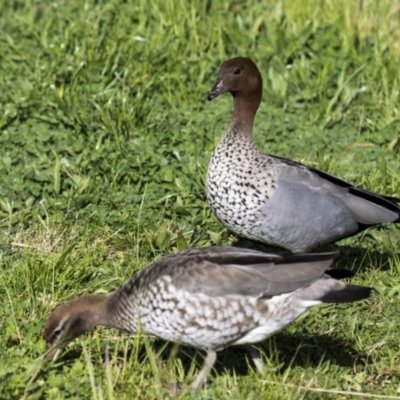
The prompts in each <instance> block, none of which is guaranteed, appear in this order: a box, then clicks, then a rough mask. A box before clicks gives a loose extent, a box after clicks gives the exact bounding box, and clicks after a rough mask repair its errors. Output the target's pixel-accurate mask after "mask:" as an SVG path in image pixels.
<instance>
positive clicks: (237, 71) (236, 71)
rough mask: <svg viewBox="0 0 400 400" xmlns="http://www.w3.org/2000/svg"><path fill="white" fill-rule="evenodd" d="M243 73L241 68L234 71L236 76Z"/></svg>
mask: <svg viewBox="0 0 400 400" xmlns="http://www.w3.org/2000/svg"><path fill="white" fill-rule="evenodd" d="M241 72H242V70H241V69H240V68H235V69H234V70H233V73H234V74H235V75H239V74H240V73H241Z"/></svg>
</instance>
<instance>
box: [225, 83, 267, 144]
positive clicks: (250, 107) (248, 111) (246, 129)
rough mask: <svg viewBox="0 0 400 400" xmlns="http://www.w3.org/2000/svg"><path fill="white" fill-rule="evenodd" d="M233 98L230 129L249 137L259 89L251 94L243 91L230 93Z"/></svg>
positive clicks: (257, 102)
mask: <svg viewBox="0 0 400 400" xmlns="http://www.w3.org/2000/svg"><path fill="white" fill-rule="evenodd" d="M232 95H233V99H234V107H233V116H232V122H231V125H230V130H231V131H235V132H241V133H242V134H244V135H245V136H247V137H248V138H251V134H252V132H253V123H254V118H255V116H256V112H257V110H258V107H259V105H260V102H261V90H260V91H257V92H256V93H254V94H253V95H252V96H248V95H246V93H243V92H236V93H232Z"/></svg>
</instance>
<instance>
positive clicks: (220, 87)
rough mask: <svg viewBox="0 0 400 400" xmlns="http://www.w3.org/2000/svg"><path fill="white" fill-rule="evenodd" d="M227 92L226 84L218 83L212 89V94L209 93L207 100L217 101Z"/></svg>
mask: <svg viewBox="0 0 400 400" xmlns="http://www.w3.org/2000/svg"><path fill="white" fill-rule="evenodd" d="M225 92H226V88H225V86H224V83H223V82H222V81H218V82H217V83H216V84H215V86H214V87H213V88H212V90H211V92H210V93H208V96H207V99H208V100H212V99H215V98H216V97H217V96H219V95H220V94H222V93H225Z"/></svg>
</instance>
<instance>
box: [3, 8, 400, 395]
mask: <svg viewBox="0 0 400 400" xmlns="http://www.w3.org/2000/svg"><path fill="white" fill-rule="evenodd" d="M262 3H264V4H262ZM0 23H1V30H0V54H1V62H0V148H1V152H0V177H1V178H0V179H1V185H0V300H1V304H2V307H1V308H0V349H1V350H0V393H1V395H0V397H1V398H2V399H14V398H15V399H21V398H25V399H63V398H80V399H86V398H88V399H89V398H93V399H134V398H137V399H154V398H156V399H160V398H162V399H163V398H166V397H168V396H170V397H172V398H175V397H176V398H196V399H211V398H213V399H260V398H268V399H284V398H291V399H320V398H321V397H323V398H324V399H338V398H341V399H353V398H367V397H366V396H367V394H370V395H381V396H392V397H390V398H400V333H399V332H400V301H399V300H400V279H399V277H400V261H399V254H400V235H399V232H400V231H399V228H396V227H393V226H390V227H387V226H385V227H379V228H375V229H371V230H369V231H367V232H365V233H363V234H361V235H358V236H357V237H353V238H350V239H347V240H345V241H342V242H341V243H340V245H342V246H348V247H351V248H352V249H353V250H352V252H351V255H350V256H349V257H348V258H347V259H345V260H344V261H342V263H341V266H343V267H347V268H350V269H352V270H354V271H358V277H357V278H356V279H354V281H355V282H357V283H359V284H364V285H371V286H374V287H375V288H376V289H377V290H378V292H377V293H376V294H375V295H374V296H373V297H372V298H371V299H370V300H368V301H366V302H361V303H356V304H347V305H346V304H345V305H341V306H335V307H319V308H314V309H313V310H311V311H310V312H308V313H306V314H305V315H304V316H303V317H301V318H300V319H299V320H298V321H296V322H295V323H294V324H292V325H291V326H290V327H289V328H288V329H286V330H285V331H283V332H282V333H280V334H278V335H276V336H275V337H273V338H271V339H270V340H269V341H267V342H266V343H264V344H263V348H264V353H265V358H266V363H267V365H268V370H267V371H266V373H265V375H264V376H262V377H258V376H257V375H256V373H255V372H254V370H253V368H252V366H251V365H250V366H249V364H248V362H247V359H246V356H245V353H244V352H243V351H242V349H240V348H232V349H228V350H226V351H224V352H222V353H221V354H220V355H219V361H220V362H219V363H218V364H217V367H216V371H215V372H214V374H213V376H212V377H211V378H210V380H209V381H208V383H207V386H206V388H205V389H204V390H203V391H201V392H199V393H197V394H195V395H192V396H191V395H190V394H189V393H188V392H187V387H188V385H187V384H189V383H190V382H191V381H192V380H193V376H194V374H195V373H197V371H198V367H197V366H196V364H194V363H192V362H191V360H192V359H193V357H194V358H195V360H197V361H196V362H197V365H199V364H200V363H201V357H199V354H197V353H196V352H194V351H192V350H191V349H182V351H181V352H179V353H178V354H176V351H175V349H174V347H173V346H167V348H165V347H164V343H162V342H159V341H154V340H153V339H151V338H145V337H138V336H128V335H127V334H125V333H122V332H118V331H115V330H110V329H98V330H96V331H95V332H93V334H90V335H87V336H85V337H84V338H82V339H81V340H77V341H75V342H74V343H73V344H71V345H70V346H69V347H68V349H67V350H66V351H65V352H64V353H63V356H62V357H61V358H60V359H59V360H58V361H57V362H55V363H49V364H47V365H41V357H42V355H43V352H44V341H43V339H42V331H43V325H44V322H45V320H46V318H47V316H48V315H49V313H50V312H51V310H52V309H54V307H55V306H56V305H57V304H59V303H61V302H63V301H65V300H67V299H71V298H73V297H75V296H77V295H81V294H85V293H108V292H110V291H112V290H114V289H115V288H117V287H118V286H119V285H120V284H122V283H123V282H124V281H125V280H126V279H127V278H128V277H129V276H131V275H132V274H133V273H134V272H135V271H137V270H138V269H140V268H142V267H144V266H146V265H148V264H149V263H151V262H152V261H154V260H156V259H158V258H159V257H161V256H163V255H165V254H169V253H172V252H174V251H177V250H180V249H183V248H186V247H192V246H206V245H212V244H225V245H229V244H231V241H232V239H231V237H230V236H229V232H227V230H226V229H224V227H223V226H222V225H221V224H220V223H219V222H218V220H216V218H215V217H214V216H213V215H212V213H211V212H210V210H209V209H208V206H207V203H206V199H205V190H204V180H205V174H206V170H207V165H208V161H209V159H210V156H211V153H212V151H213V149H214V148H215V146H216V144H217V143H218V141H219V140H220V138H221V136H222V134H223V132H224V131H225V129H226V127H227V125H228V123H229V119H230V112H231V109H232V100H231V99H230V98H229V96H222V97H221V98H218V99H217V100H215V102H213V103H208V102H207V101H206V94H207V93H208V91H209V90H210V89H211V87H212V86H213V84H214V83H215V79H216V75H217V70H218V66H219V64H220V63H221V62H223V61H225V60H226V59H228V58H231V57H234V56H237V55H243V56H248V57H251V58H252V59H254V61H255V62H256V63H257V64H258V66H259V67H260V69H261V71H262V74H263V77H264V101H263V103H262V106H261V108H260V111H259V113H258V116H257V119H256V125H255V139H256V141H257V144H258V145H259V147H260V149H262V150H263V151H265V152H268V153H272V154H276V155H279V156H282V157H287V158H291V159H294V160H297V161H300V162H303V163H305V164H309V165H312V166H314V167H318V168H321V169H323V170H325V171H328V172H330V173H332V174H336V175H338V176H340V177H342V178H343V179H346V180H348V181H351V182H352V183H354V184H356V185H360V186H362V187H364V188H368V189H370V190H374V191H377V192H381V193H384V194H387V195H395V196H398V197H399V196H400V172H399V171H400V133H399V132H400V118H399V104H400V102H399V100H400V73H399V65H400V9H399V7H398V4H397V3H396V2H395V1H392V0H381V1H380V2H377V1H375V0H364V1H353V2H350V1H340V0H331V1H324V2H322V1H318V0H310V1H307V2H305V1H303V0H301V1H300V0H292V1H279V0H278V1H275V2H272V1H269V2H260V1H256V0H250V1H236V2H228V1H224V0H215V1H200V0H193V1H183V0H180V1H179V0H163V1H158V0H154V1H152V2H148V1H144V0H138V1H121V0H110V1H101V0H100V1H91V0H88V1H86V2H82V1H78V0H70V1H59V0H56V1H52V2H50V1H39V0H16V1H11V0H4V1H2V2H1V3H0ZM243 244H244V245H248V246H249V245H251V244H250V243H249V242H244V243H243ZM328 248H331V246H328ZM170 354H171V356H170ZM174 354H175V355H176V356H174ZM176 381H180V382H183V383H185V384H186V386H185V385H184V391H183V392H182V393H180V394H177V395H175V396H174V395H170V394H168V393H167V391H166V389H165V388H164V387H165V385H166V384H168V383H171V382H176ZM318 390H322V391H323V392H320V391H318ZM350 392H351V393H353V394H350ZM395 396H397V397H395ZM387 398H389V397H387Z"/></svg>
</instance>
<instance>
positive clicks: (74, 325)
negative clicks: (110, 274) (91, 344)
mask: <svg viewBox="0 0 400 400" xmlns="http://www.w3.org/2000/svg"><path fill="white" fill-rule="evenodd" d="M106 299H107V297H105V296H94V295H88V296H82V297H78V298H76V299H74V300H71V301H68V302H66V303H64V304H62V305H60V306H59V307H57V308H56V309H55V310H54V311H53V313H52V314H51V315H50V317H49V318H48V319H47V321H46V325H45V328H44V338H45V340H46V356H45V359H46V360H49V359H52V358H56V357H57V355H58V353H59V350H61V349H63V348H64V347H66V346H67V345H68V344H69V343H70V342H72V341H73V340H74V339H75V338H77V337H78V336H80V335H82V334H83V333H85V332H89V331H91V330H92V329H94V328H95V327H96V326H97V325H103V324H104V322H105V321H104V314H105V301H106Z"/></svg>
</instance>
